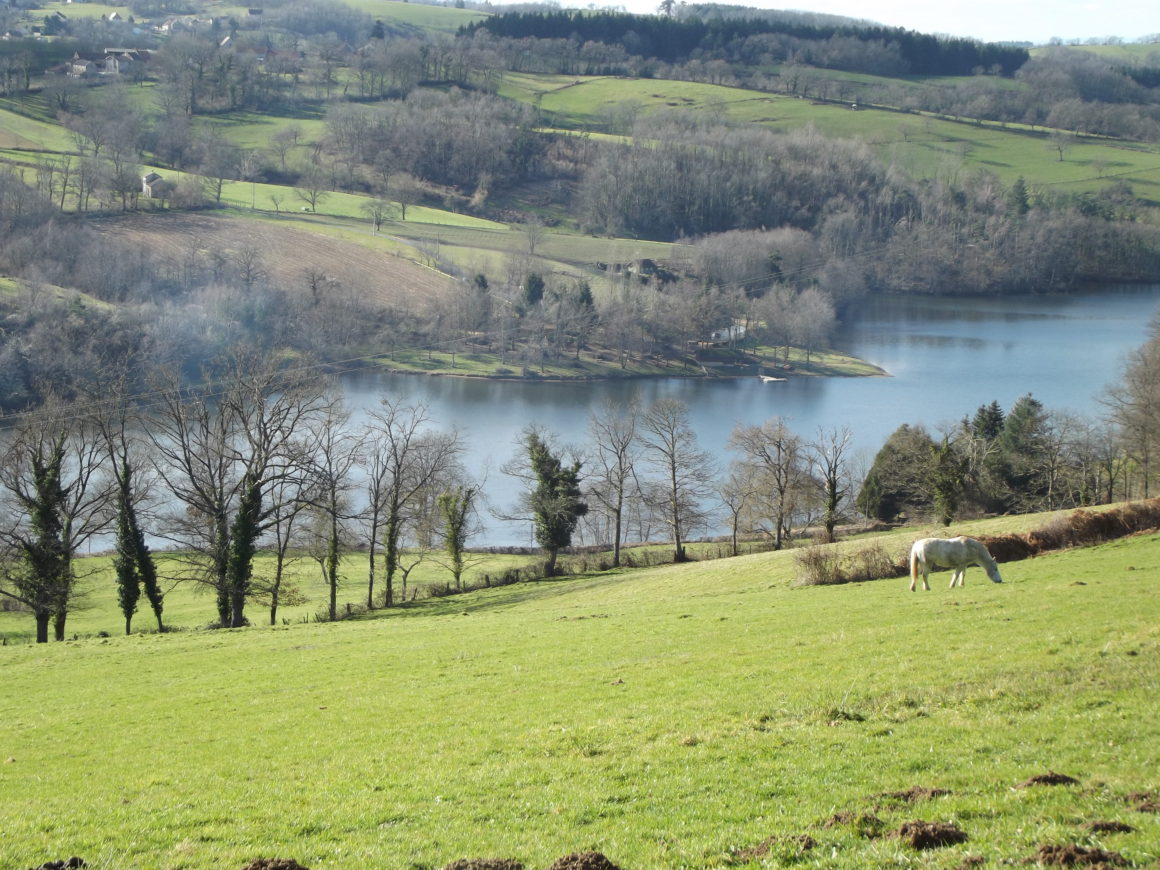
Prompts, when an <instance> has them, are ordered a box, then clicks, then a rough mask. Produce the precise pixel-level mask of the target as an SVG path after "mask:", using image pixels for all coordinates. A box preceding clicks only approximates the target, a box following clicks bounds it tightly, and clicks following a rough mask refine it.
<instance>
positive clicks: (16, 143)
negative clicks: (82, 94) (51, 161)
mask: <svg viewBox="0 0 1160 870" xmlns="http://www.w3.org/2000/svg"><path fill="white" fill-rule="evenodd" d="M0 148H19V149H24V150H28V151H46V152H60V151H73V150H74V149H75V148H76V145H75V143H74V142H73V140H72V136H71V135H70V134H69V132H68V131H67V130H66V129H64V127H62V126H60V125H59V124H53V123H49V122H47V121H40V120H36V119H35V118H30V117H28V116H27V115H23V114H20V113H18V112H13V111H11V110H10V109H9V108H7V107H6V106H5V104H4V103H0Z"/></svg>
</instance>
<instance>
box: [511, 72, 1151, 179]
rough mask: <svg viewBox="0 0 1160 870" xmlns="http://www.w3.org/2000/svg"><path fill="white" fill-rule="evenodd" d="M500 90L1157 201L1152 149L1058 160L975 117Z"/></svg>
mask: <svg viewBox="0 0 1160 870" xmlns="http://www.w3.org/2000/svg"><path fill="white" fill-rule="evenodd" d="M502 93H505V95H507V96H509V97H511V98H512V99H520V100H523V101H525V102H530V103H533V104H536V105H538V106H539V107H540V108H541V110H542V111H544V112H545V114H546V117H547V119H548V120H550V121H551V123H554V124H556V125H558V126H560V127H562V128H568V129H574V130H575V129H592V128H594V127H595V128H597V129H604V128H605V126H606V125H607V123H608V122H609V119H610V118H611V117H612V116H613V114H614V113H615V110H616V107H617V106H621V105H624V104H630V105H635V106H636V107H637V110H638V111H639V113H640V114H641V115H643V116H646V117H647V116H648V115H650V114H656V113H661V112H666V111H689V112H695V113H697V114H704V113H706V112H707V113H710V114H712V113H716V114H718V115H719V116H721V117H723V118H729V119H732V120H735V121H746V122H750V123H757V124H761V125H763V126H766V127H769V128H771V129H775V130H782V131H789V130H795V129H801V128H803V127H806V126H813V127H815V128H816V129H817V130H819V131H820V132H822V133H824V134H825V135H827V136H834V137H839V138H847V139H862V140H864V141H866V142H867V143H869V144H870V145H871V146H872V147H873V148H874V149H875V151H876V152H877V153H878V154H879V155H880V156H881V157H882V158H883V159H885V160H887V161H895V162H898V163H899V164H900V165H902V166H904V167H906V168H907V169H908V171H910V172H911V173H913V174H915V175H917V176H919V177H933V176H936V175H943V176H945V175H948V174H955V173H960V174H961V173H963V172H969V171H971V170H973V169H985V170H987V171H989V172H992V173H994V174H995V175H997V176H998V177H999V178H1000V179H1002V180H1003V181H1005V182H1007V183H1010V182H1012V181H1014V180H1015V179H1016V178H1018V177H1020V176H1022V177H1024V178H1025V179H1027V181H1028V182H1029V183H1031V184H1039V185H1051V186H1060V187H1062V188H1064V189H1066V190H1069V191H1077V192H1083V191H1089V190H1097V189H1099V188H1101V187H1104V186H1106V185H1107V184H1109V183H1111V182H1112V181H1124V182H1127V183H1128V184H1130V185H1132V187H1133V190H1134V191H1135V193H1136V195H1137V196H1140V197H1142V198H1144V199H1150V200H1153V201H1160V148H1157V147H1156V146H1149V145H1141V144H1138V143H1131V142H1120V141H1114V140H1108V139H1101V138H1098V137H1087V136H1085V137H1070V138H1068V139H1067V143H1066V147H1065V151H1064V155H1063V159H1062V160H1060V159H1059V152H1058V151H1057V150H1056V148H1055V146H1054V144H1053V142H1052V141H1051V139H1050V136H1049V133H1050V132H1051V131H1048V130H1045V129H1043V128H1037V129H1035V130H1032V129H1029V128H1027V127H1022V126H1015V125H1000V124H994V123H976V122H972V121H959V120H954V119H949V118H944V117H935V116H932V115H925V114H921V113H916V112H901V111H893V110H884V109H875V108H860V109H858V110H853V109H851V108H849V107H848V106H845V105H842V104H836V103H816V102H813V101H811V100H804V99H798V98H795V97H787V96H783V95H779V94H768V93H764V92H760V91H748V90H744V89H741V88H730V87H725V86H721V85H709V84H702V83H699V82H679V81H670V80H658V79H621V78H613V77H591V78H574V77H567V76H533V75H528V74H521V75H512V76H508V77H505V84H504V90H503V91H502Z"/></svg>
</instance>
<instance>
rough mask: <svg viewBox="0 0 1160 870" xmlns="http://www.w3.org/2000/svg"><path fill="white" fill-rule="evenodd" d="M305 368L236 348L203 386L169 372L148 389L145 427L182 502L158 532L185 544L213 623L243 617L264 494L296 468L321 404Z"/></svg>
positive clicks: (267, 508)
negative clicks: (152, 405)
mask: <svg viewBox="0 0 1160 870" xmlns="http://www.w3.org/2000/svg"><path fill="white" fill-rule="evenodd" d="M305 372H306V370H305V369H300V370H297V371H283V370H280V369H279V368H278V366H277V364H276V363H275V362H273V361H270V360H261V359H258V358H257V357H255V356H253V355H250V354H246V353H244V352H238V353H237V354H235V356H234V357H233V358H232V359H231V360H230V361H229V366H228V368H227V369H226V370H225V371H224V373H223V374H222V375H220V376H219V377H218V378H217V380H216V381H215V382H214V383H213V384H212V385H210V386H206V387H202V388H201V389H198V390H191V389H188V388H186V387H184V386H183V385H182V384H181V383H180V380H179V377H178V376H177V375H175V374H169V375H168V376H167V377H166V382H165V383H163V384H161V385H160V386H159V389H158V390H157V396H158V400H157V401H158V406H157V408H156V410H155V412H154V414H153V415H152V418H151V420H150V425H149V430H148V431H149V436H150V440H151V441H152V442H153V445H154V447H155V448H156V450H157V452H158V459H159V461H158V465H157V468H158V473H159V474H160V476H161V478H162V479H163V480H164V482H165V484H166V486H167V487H168V489H169V491H170V492H171V493H172V494H173V496H174V498H175V499H176V500H177V502H178V503H179V504H180V505H181V509H179V510H176V511H173V512H171V513H170V515H169V517H168V528H169V531H168V532H167V533H166V537H168V538H170V539H171V540H172V541H173V542H174V543H176V544H178V545H179V546H180V547H181V548H182V550H183V551H184V552H185V553H186V554H187V561H188V568H189V573H190V576H192V577H193V579H195V580H197V581H199V582H202V583H205V584H206V585H208V586H210V587H211V588H212V589H213V590H214V591H215V592H216V594H217V608H218V617H219V622H220V624H221V625H222V626H228V627H238V626H241V625H245V624H246V618H245V604H246V597H247V596H248V595H249V593H250V590H251V581H252V576H251V575H252V569H253V557H254V552H255V549H256V545H257V541H258V538H259V537H260V535H261V534H262V532H263V531H265V529H266V528H267V527H268V525H269V524H270V523H271V522H272V521H273V519H274V517H276V516H277V515H278V514H279V509H280V506H279V505H277V504H274V503H271V501H270V500H269V496H270V495H271V494H272V493H273V492H274V490H273V486H274V484H275V483H276V482H278V481H281V480H285V479H287V478H289V477H293V476H296V475H302V474H303V473H304V466H305V457H304V455H303V451H302V448H301V444H300V443H299V440H298V438H297V434H298V433H299V431H300V430H301V428H302V427H303V426H304V425H305V424H306V422H307V421H308V420H309V419H310V418H311V417H313V416H314V415H316V414H318V413H319V412H320V411H321V410H322V409H323V408H324V407H325V406H326V401H325V395H324V389H323V385H322V383H321V382H320V380H319V379H318V378H317V377H316V376H314V375H312V374H306V373H305Z"/></svg>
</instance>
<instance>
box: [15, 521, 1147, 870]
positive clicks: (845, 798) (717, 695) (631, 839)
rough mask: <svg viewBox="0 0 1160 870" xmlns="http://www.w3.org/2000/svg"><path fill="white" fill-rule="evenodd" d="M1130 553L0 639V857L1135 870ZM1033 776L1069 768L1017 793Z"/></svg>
mask: <svg viewBox="0 0 1160 870" xmlns="http://www.w3.org/2000/svg"><path fill="white" fill-rule="evenodd" d="M1010 527H1011V521H1010V520H1009V519H1007V520H1004V521H1002V522H1001V523H999V524H988V523H982V524H976V525H972V526H970V527H965V528H966V530H968V531H976V532H977V533H983V532H985V531H988V530H994V531H998V530H1001V529H1002V530H1006V529H1009V528H1010ZM959 530H962V529H956V531H959ZM913 534H914V532H913V531H911V532H907V533H906V534H905V535H903V534H900V533H894V534H893V535H890V536H887V537H886V538H884V539H883V542H884V544H885V546H886V547H887V548H888V549H890V550H895V549H897V550H902V549H904V548H905V547H906V546H907V544H908V543H909V541H910V539H911V537H913ZM1158 545H1160V535H1157V534H1155V533H1151V534H1146V535H1140V536H1137V537H1135V538H1130V539H1124V540H1120V541H1117V542H1114V543H1110V544H1105V545H1102V546H1099V547H1093V548H1090V549H1083V550H1072V551H1065V552H1059V553H1054V554H1049V555H1043V556H1040V557H1038V558H1036V559H1034V560H1030V561H1025V562H1017V563H1008V564H1005V565H1003V566H1002V567H1003V574H1004V579H1005V581H1006V582H1005V583H1004V584H1003V585H1001V586H996V585H992V584H990V583H987V582H985V581H984V578H983V576H982V572H980V571H978V570H977V569H972V570H971V571H969V572H968V577H967V586H966V587H965V588H964V589H956V590H948V589H947V588H946V582H947V579H948V576H949V575H948V574H947V573H946V572H940V573H939V574H937V575H936V576H935V577H933V578H932V585H933V587H934V588H933V590H932V591H931V592H928V593H910V592H908V591H906V584H907V581H906V580H903V579H895V580H884V581H878V582H873V583H864V584H858V585H848V586H836V587H801V586H797V585H796V584H795V579H794V578H795V574H796V566H795V561H794V559H795V557H794V554H793V553H792V552H782V553H767V554H760V555H752V556H745V557H740V558H737V559H733V560H727V561H717V562H697V563H692V564H686V565H682V566H669V567H663V568H654V569H647V570H639V571H635V572H623V573H608V574H600V575H593V576H586V577H571V578H564V579H559V580H553V581H549V582H538V583H526V584H518V585H515V586H509V587H504V588H500V589H488V590H482V591H479V592H475V593H470V594H465V595H461V596H455V597H452V598H444V599H431V600H426V601H421V602H418V603H416V604H414V605H411V606H409V607H405V608H400V609H396V610H392V611H390V612H386V613H383V612H380V613H377V614H375V615H374V616H373V618H367V619H361V620H355V621H346V622H341V623H337V624H317V623H311V624H295V625H289V626H278V627H276V628H265V629H259V628H251V629H243V630H234V631H214V632H210V631H185V632H178V633H173V634H166V635H157V634H141V635H134V636H131V637H128V638H125V637H109V638H93V639H84V640H80V641H76V642H65V643H60V644H50V645H47V646H33V645H21V646H7V647H3V648H0V669H2V681H3V686H4V691H3V693H0V721H3V722H4V729H3V735H4V736H3V748H2V749H0V831H3V836H0V866H3V867H14V868H24V867H34V866H37V865H39V864H40V863H41V862H44V861H47V860H50V859H62V858H66V857H68V856H70V855H78V856H81V857H83V858H84V859H85V860H86V861H87V862H88V865H89V866H90V867H95V868H118V870H120V868H127V867H133V868H137V867H140V868H229V867H236V868H240V867H242V866H243V865H244V864H246V863H247V862H249V861H251V860H253V859H255V858H258V857H274V856H280V857H285V858H289V857H293V858H295V859H297V860H298V861H299V862H301V864H302V865H304V866H306V867H311V868H350V867H367V868H414V870H418V868H440V867H443V866H445V865H446V864H448V863H450V862H452V861H454V860H456V859H460V858H468V857H480V856H482V857H490V858H509V859H515V860H518V861H520V862H522V863H523V865H524V866H525V867H528V868H546V867H547V866H548V865H549V864H551V863H552V862H553V861H554V860H555V859H556V858H557V857H559V856H561V855H564V854H567V853H570V852H575V851H579V850H589V849H590V850H597V851H600V852H602V853H603V854H605V855H606V856H608V858H609V859H611V860H612V861H614V862H616V864H617V865H619V866H621V867H623V868H626V870H628V868H637V870H644V868H679V867H687V868H693V867H696V868H709V867H783V866H802V867H833V868H855V867H869V866H875V867H885V866H890V867H942V868H952V867H964V866H1002V865H1004V864H1006V863H1007V862H1014V863H1019V862H1022V861H1023V860H1024V859H1026V858H1029V857H1033V856H1035V855H1040V856H1042V855H1044V854H1046V852H1045V851H1043V850H1045V849H1046V847H1049V846H1062V845H1067V846H1070V847H1079V848H1084V849H1097V848H1098V849H1105V850H1108V851H1109V852H1115V853H1117V854H1119V855H1120V856H1122V857H1123V859H1124V860H1125V861H1127V862H1131V864H1132V865H1134V866H1141V867H1143V866H1154V865H1155V863H1156V862H1157V861H1158V860H1160V822H1158V820H1157V816H1156V814H1155V796H1156V792H1157V790H1160V782H1158V780H1157V766H1156V749H1157V746H1160V725H1158V723H1157V720H1156V717H1155V697H1156V691H1157V676H1158V668H1157V655H1158V653H1160V629H1158V626H1160V618H1158V617H1160V606H1158V604H1157V597H1156V595H1155V589H1154V579H1155V577H1156V576H1157V572H1158V571H1160V546H1158ZM210 604H211V602H209V601H208V599H207V600H206V610H207V611H210V610H212V607H211V606H210ZM138 619H140V620H142V624H145V623H146V622H147V620H146V618H145V617H144V616H139V617H138ZM1048 772H1055V773H1059V774H1065V775H1067V776H1070V777H1072V778H1074V779H1075V780H1076V782H1075V783H1073V784H1070V785H1026V786H1024V785H1023V784H1024V783H1027V782H1028V781H1029V780H1031V779H1032V778H1034V777H1039V776H1042V775H1044V774H1047V773H1048ZM942 792H945V793H942ZM1148 801H1150V802H1151V803H1150V804H1149V803H1148ZM1149 806H1150V807H1151V810H1150V811H1148V808H1149ZM914 820H924V821H931V822H940V823H944V824H947V825H954V826H956V827H957V828H958V829H959V830H961V831H962V832H964V833H965V834H966V837H967V839H966V841H965V842H962V843H960V844H957V845H952V846H947V847H945V848H937V849H932V850H929V851H918V850H915V849H913V848H912V847H911V846H909V845H907V844H906V842H904V840H903V839H902V838H900V837H898V836H895V833H894V832H896V831H898V830H899V828H900V827H901V826H902V825H903V823H904V822H907V821H914ZM1094 822H1114V823H1117V824H1119V825H1126V826H1128V827H1130V828H1131V829H1132V830H1131V831H1129V832H1121V833H1103V832H1099V831H1097V830H1093V829H1091V828H1089V827H1087V826H1088V825H1090V824H1091V823H1094Z"/></svg>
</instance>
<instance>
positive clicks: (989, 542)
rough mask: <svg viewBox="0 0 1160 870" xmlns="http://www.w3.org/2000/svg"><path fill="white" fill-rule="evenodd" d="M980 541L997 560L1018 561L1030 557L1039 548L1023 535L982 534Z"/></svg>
mask: <svg viewBox="0 0 1160 870" xmlns="http://www.w3.org/2000/svg"><path fill="white" fill-rule="evenodd" d="M979 542H980V543H981V544H982V545H983V546H984V547H986V548H987V551H988V552H989V553H990V554H991V558H992V559H994V560H995V561H996V562H1018V561H1021V560H1023V559H1030V558H1031V557H1032V556H1034V555H1035V554H1036V553H1037V552H1038V550H1037V549H1036V548H1035V547H1034V546H1033V545H1032V544H1031V543H1030V541H1029V540H1028V538H1025V537H1022V536H1021V535H995V536H993V537H992V536H982V537H980V538H979Z"/></svg>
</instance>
